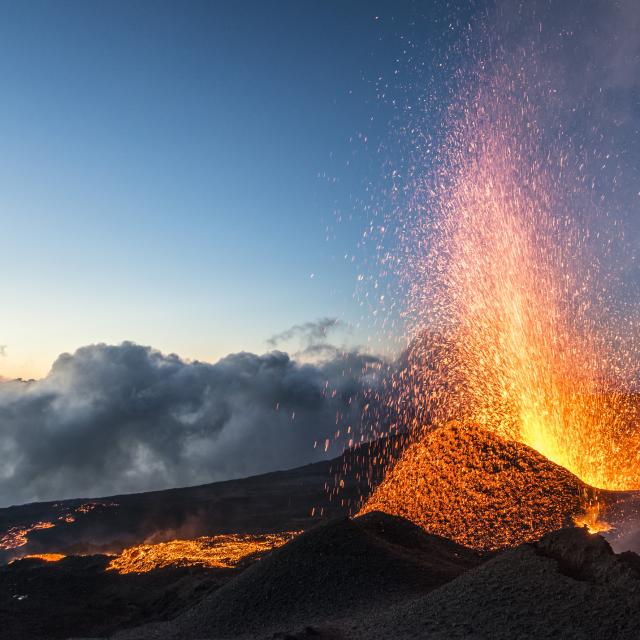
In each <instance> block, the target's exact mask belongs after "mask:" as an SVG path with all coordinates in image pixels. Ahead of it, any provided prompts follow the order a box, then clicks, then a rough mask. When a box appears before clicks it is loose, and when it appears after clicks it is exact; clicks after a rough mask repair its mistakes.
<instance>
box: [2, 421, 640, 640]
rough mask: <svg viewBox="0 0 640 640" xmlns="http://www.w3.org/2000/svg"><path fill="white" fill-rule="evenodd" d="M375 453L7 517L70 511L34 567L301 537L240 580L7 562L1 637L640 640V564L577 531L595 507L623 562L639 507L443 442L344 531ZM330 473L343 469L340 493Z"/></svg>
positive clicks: (235, 575) (517, 456) (548, 471)
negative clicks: (274, 536)
mask: <svg viewBox="0 0 640 640" xmlns="http://www.w3.org/2000/svg"><path fill="white" fill-rule="evenodd" d="M376 446H377V445H373V446H371V447H366V448H364V449H363V448H361V449H359V450H358V451H357V452H356V453H354V452H351V453H348V454H345V456H343V457H341V458H340V459H338V460H336V461H334V463H319V464H318V465H308V466H307V467H302V468H300V469H295V470H291V471H287V472H280V473H274V474H267V475H265V476H259V477H256V478H248V479H245V480H238V481H231V482H228V483H218V484H217V485H207V486H204V487H194V488H191V489H181V490H175V491H169V492H159V493H156V494H139V495H137V496H119V497H116V498H114V499H112V500H109V499H104V500H103V501H102V502H101V504H102V506H99V507H86V508H84V509H81V507H82V505H83V504H87V503H83V502H82V501H67V503H65V504H63V508H62V509H61V507H60V503H56V504H53V503H49V504H47V505H27V506H25V507H15V508H12V509H10V510H3V512H2V513H0V522H3V523H4V526H5V527H10V528H11V527H14V528H15V527H19V526H21V522H22V521H24V522H25V523H26V522H33V521H35V520H36V519H37V520H38V521H39V520H41V519H43V518H45V517H48V518H53V517H54V516H57V517H59V514H62V515H63V516H64V515H65V514H67V515H69V514H70V513H71V509H74V510H75V511H73V513H74V514H75V516H76V517H75V519H74V520H73V521H72V522H66V521H63V520H59V519H58V520H56V521H55V522H56V523H63V524H56V526H55V527H49V528H42V529H34V530H33V531H32V532H30V533H29V534H28V539H29V540H28V544H27V545H23V546H24V547H27V548H29V551H31V552H32V553H33V552H35V551H49V552H52V551H61V550H62V549H60V548H55V547H52V546H47V544H46V543H47V541H49V542H51V540H53V541H55V540H63V541H65V542H66V543H67V544H68V545H70V547H71V548H72V547H73V545H74V544H75V545H83V544H84V545H87V543H88V542H89V541H91V540H92V539H93V538H91V535H94V534H95V532H96V531H100V532H102V534H103V538H102V539H103V540H104V539H111V540H112V542H111V544H113V540H116V539H117V537H118V536H120V537H127V536H129V539H130V538H131V535H132V534H131V531H133V532H135V536H138V541H139V538H140V536H143V535H151V536H152V537H153V536H158V535H160V534H161V533H162V534H163V535H169V534H172V533H174V534H175V533H176V532H177V531H181V532H186V531H187V529H186V527H187V523H191V524H190V525H189V526H191V527H192V528H193V527H194V525H193V523H194V522H195V523H197V528H198V530H197V532H195V533H196V535H200V534H205V535H206V534H209V535H212V534H216V533H225V532H234V531H235V532H242V531H244V532H247V533H250V532H266V531H283V530H294V529H295V530H303V531H304V533H302V534H300V535H299V536H297V537H296V538H294V539H293V540H291V541H290V542H288V543H287V544H285V545H284V546H281V547H279V548H277V549H274V550H272V551H270V552H266V553H263V554H262V555H260V556H259V557H256V556H253V557H250V558H247V559H246V560H244V561H242V563H241V565H239V566H237V567H235V568H233V569H219V568H207V567H167V568H164V569H156V570H153V571H150V572H148V573H140V574H137V573H130V574H124V575H122V574H119V573H117V572H114V571H107V570H105V569H106V566H107V563H108V561H109V559H108V558H107V557H106V556H104V555H87V556H84V557H67V558H65V559H63V560H61V561H59V562H56V563H46V562H43V561H41V560H36V559H22V560H17V561H14V562H12V563H10V564H6V565H4V566H0V619H2V629H1V630H0V635H1V637H2V638H7V639H8V640H17V639H18V638H25V637H29V638H43V639H45V638H46V639H51V640H54V639H55V640H59V639H62V638H71V637H74V638H81V637H84V638H89V637H91V638H107V637H109V638H114V640H116V639H117V640H152V639H159V638H163V639H164V638H167V639H174V640H177V639H181V640H197V639H200V640H204V639H218V640H222V639H227V640H230V639H232V638H233V639H238V640H249V639H250V638H251V639H255V640H261V639H264V640H266V639H270V640H276V639H278V638H280V639H281V640H285V639H286V640H295V639H298V640H303V639H311V638H319V639H323V638H324V639H325V640H364V639H365V638H366V639H374V640H376V639H378V638H379V639H382V638H385V639H386V638H400V639H403V638H407V639H408V638H434V639H439V640H444V639H450V638H453V639H455V638H470V639H476V640H480V639H483V640H484V639H486V640H494V639H497V640H501V639H505V640H506V639H509V640H511V639H512V638H531V639H532V640H533V639H534V638H535V639H540V638H584V639H587V638H589V639H591V638H596V639H597V638H602V639H603V640H605V639H609V638H619V639H622V640H632V639H633V640H637V638H640V557H639V556H637V555H636V554H635V553H632V552H630V551H625V552H623V553H619V554H617V555H616V553H614V551H613V549H612V547H611V546H610V544H609V542H608V541H607V540H605V538H603V537H601V536H600V535H597V534H593V533H589V531H588V530H587V529H585V528H579V527H574V526H573V525H572V524H571V521H572V519H575V517H577V516H579V515H580V512H581V510H583V509H584V506H585V497H586V500H587V501H588V502H593V500H600V502H599V503H598V505H597V506H598V509H597V513H595V515H594V518H595V519H599V521H600V523H602V522H603V521H604V520H606V521H607V523H608V524H610V525H611V526H612V527H613V528H612V529H611V531H610V532H608V533H607V534H606V535H607V536H608V538H609V540H610V541H612V543H613V544H614V545H615V548H616V550H618V551H620V550H624V549H629V548H637V547H634V545H636V544H637V541H638V526H637V507H638V504H639V497H638V494H637V493H635V492H628V493H612V492H597V493H593V490H592V489H591V488H589V487H587V486H586V485H584V484H583V483H581V482H580V481H579V480H578V479H577V478H575V476H572V475H571V474H569V473H568V472H567V471H566V470H564V469H562V468H561V467H558V466H557V465H553V464H552V463H550V462H549V461H548V460H546V459H544V458H542V457H541V456H540V455H539V454H537V453H536V452H533V451H532V450H530V449H528V448H527V447H524V448H523V446H522V445H514V444H513V443H508V442H504V441H502V440H500V439H496V438H495V437H494V436H489V435H487V434H484V433H482V432H479V431H477V430H476V429H474V428H471V429H469V430H461V429H460V427H450V428H447V429H444V430H442V431H440V432H439V433H438V432H434V433H433V434H432V435H431V436H430V440H429V441H428V442H427V443H425V444H424V445H420V446H413V447H410V448H408V449H406V450H405V451H404V454H403V457H402V458H401V459H400V461H399V462H398V464H397V465H396V467H395V468H394V470H392V472H391V473H390V474H388V475H387V477H386V479H385V480H384V481H383V482H382V483H381V484H379V485H378V489H377V491H376V492H374V493H373V494H372V496H371V497H370V499H369V502H368V503H366V506H365V507H364V508H363V509H362V510H361V515H359V516H357V517H351V518H350V517H347V514H348V513H349V511H350V510H353V507H354V505H356V506H358V505H359V506H362V503H363V500H366V498H367V495H368V491H369V484H368V482H367V479H368V478H370V477H371V458H372V457H376V456H378V453H379V451H378V450H377V449H376ZM380 446H387V444H384V445H380ZM349 456H350V457H349ZM336 468H340V469H343V470H347V473H346V475H343V476H340V478H345V482H344V488H343V490H342V491H340V492H338V493H335V492H333V491H331V488H332V487H335V486H337V485H336V478H338V476H336V474H335V469H336ZM327 487H329V491H327ZM162 494H164V498H163V495H162ZM329 496H331V499H329ZM556 498H557V499H556ZM111 503H113V504H111ZM113 505H118V506H113ZM318 505H324V507H321V508H320V512H318V511H317V510H316V511H315V512H314V509H313V507H314V506H315V507H316V509H318ZM376 508H384V509H385V511H387V513H382V512H380V511H377V510H376ZM65 509H66V510H65ZM118 510H119V511H120V514H121V517H118V516H117V513H118ZM174 512H177V514H178V515H176V513H174ZM388 512H391V513H388ZM189 514H190V516H191V517H189ZM312 514H313V515H312ZM154 517H155V518H157V519H156V520H155V529H154V521H153V518H154ZM21 519H22V520H21ZM171 522H174V523H176V528H174V529H171V528H170V527H168V524H170V523H171ZM158 523H160V524H163V526H164V527H165V528H164V530H162V531H160V532H159V531H158ZM67 525H68V526H67ZM73 525H79V526H77V527H76V528H75V529H74V527H73ZM127 527H129V529H127ZM56 529H59V531H58V532H57V533H56ZM65 531H66V532H72V534H73V535H71V534H69V536H70V537H69V536H66V537H65V536H64V535H62V534H63V533H64V532H65ZM154 531H155V533H154ZM83 532H84V533H83ZM492 532H495V536H494V537H493V538H492ZM443 533H444V534H445V535H442V534H443ZM438 534H440V535H438ZM83 535H84V536H85V537H82V536H83ZM32 536H33V539H32ZM47 536H53V537H52V538H48V537H47ZM56 536H57V537H56ZM73 536H75V538H74V537H73ZM452 538H453V539H452ZM454 540H455V541H454ZM14 553H15V551H14Z"/></svg>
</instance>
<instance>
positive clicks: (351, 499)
mask: <svg viewBox="0 0 640 640" xmlns="http://www.w3.org/2000/svg"><path fill="white" fill-rule="evenodd" d="M383 443H384V441H377V442H374V443H371V444H363V445H360V446H358V447H356V448H354V449H351V450H347V451H346V452H345V453H344V454H343V455H341V456H340V457H338V458H336V459H334V460H328V461H323V462H317V463H314V464H309V465H305V466H303V467H298V468H296V469H291V470H288V471H276V472H273V473H266V474H263V475H259V476H252V477H249V478H243V479H239V480H229V481H225V482H215V483H211V484H206V485H201V486H197V487H187V488H181V489H168V490H164V491H152V492H147V493H137V494H128V495H119V496H109V497H106V498H92V499H87V498H83V499H80V498H79V499H74V500H61V501H58V502H43V503H32V504H27V505H21V506H15V507H7V508H4V509H0V563H1V562H3V561H4V562H6V561H8V560H10V559H12V558H15V557H21V556H24V555H27V554H32V553H40V552H53V551H56V552H61V553H66V554H71V553H105V552H116V551H120V550H121V549H122V548H124V547H126V546H128V545H132V544H137V543H141V542H144V541H148V540H151V541H153V542H157V541H161V540H167V539H171V538H193V537H196V536H200V535H216V534H225V533H265V532H279V531H299V530H303V529H307V528H308V527H309V526H311V525H313V524H315V523H317V522H318V521H320V520H322V519H329V518H334V517H337V516H344V515H348V514H349V513H350V512H353V511H355V510H357V508H358V506H359V505H360V504H361V502H362V499H363V497H365V496H366V495H368V493H369V485H368V482H367V478H368V477H370V476H371V470H370V469H371V466H372V465H373V464H374V463H373V462H372V460H374V459H377V458H379V456H377V455H376V454H377V453H378V451H379V449H380V447H382V446H383ZM345 469H346V473H345V472H343V470H345ZM338 477H339V478H340V479H341V480H342V481H343V483H344V487H343V488H341V490H340V495H339V496H338V497H336V496H335V495H333V496H332V495H331V492H330V488H331V487H333V486H334V485H335V483H336V482H338V480H337V478H338ZM21 536H22V537H21ZM25 540H26V544H20V543H22V542H25ZM16 545H18V546H16ZM3 547H4V548H3Z"/></svg>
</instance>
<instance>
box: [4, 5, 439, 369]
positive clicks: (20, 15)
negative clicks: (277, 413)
mask: <svg viewBox="0 0 640 640" xmlns="http://www.w3.org/2000/svg"><path fill="white" fill-rule="evenodd" d="M429 11H430V9H429V5H428V4H427V5H422V8H421V9H420V11H419V12H418V13H419V14H420V16H421V17H420V20H421V24H420V29H421V30H422V36H423V37H425V38H428V37H429V30H430V29H433V30H434V33H437V32H438V30H439V29H441V27H440V26H438V25H437V24H435V23H433V24H432V23H431V21H430V19H429ZM434 11H435V10H434ZM416 15H417V9H416V5H415V4H414V3H410V2H400V3H388V2H340V1H338V0H335V1H323V2H319V1H316V2H312V1H310V2H282V1H279V2H277V3H271V2H247V1H242V2H219V3H218V2H159V1H157V0H155V1H153V2H142V1H136V2H132V3H125V2H96V1H93V2H80V1H78V2H68V1H67V2H37V1H30V2H26V3H18V2H2V3H0V83H1V86H2V100H0V140H1V141H2V154H0V215H1V217H2V223H3V224H2V229H3V247H2V251H1V252H0V269H1V271H2V275H3V277H2V280H1V283H0V296H1V299H2V301H3V307H4V312H3V314H2V318H1V320H0V344H1V345H6V349H5V350H4V351H5V355H4V357H2V358H0V374H1V375H3V376H6V377H14V376H22V377H31V376H34V377H39V376H42V375H44V374H45V373H46V372H47V370H48V368H49V366H50V365H51V363H52V361H53V360H54V359H55V357H56V356H57V355H58V354H59V353H61V352H64V351H73V350H75V349H76V348H77V347H79V346H81V345H84V344H89V343H95V342H107V343H118V342H120V341H122V340H133V341H136V342H139V343H142V344H150V345H152V346H154V347H156V348H159V349H161V350H163V351H169V352H176V353H178V354H180V355H182V356H184V357H188V358H200V359H207V360H215V359H217V358H218V357H220V356H222V355H224V354H226V353H228V352H231V351H237V350H242V349H246V350H252V351H256V352H262V351H264V350H266V349H267V344H266V339H267V338H269V336H271V335H272V334H274V333H277V332H279V331H281V330H283V329H286V328H287V327H288V326H290V325H292V324H295V323H299V322H304V321H307V320H312V319H315V318H317V317H321V316H335V317H338V318H340V319H341V320H343V321H345V322H347V323H352V324H356V323H357V322H358V318H359V315H360V310H359V307H358V304H357V302H356V301H354V299H353V291H354V286H355V279H356V275H357V269H358V267H357V265H355V264H352V263H351V262H349V261H348V260H345V259H344V255H345V254H347V253H353V251H354V249H355V245H356V243H357V240H358V238H359V236H360V234H361V231H362V228H363V225H364V224H365V222H366V221H365V220H364V219H363V218H362V219H361V218H359V217H358V216H357V215H356V217H355V219H354V220H353V222H346V223H344V222H343V223H342V224H340V225H337V226H336V224H335V214H334V212H335V211H336V210H341V211H343V212H345V213H349V212H350V211H352V210H354V204H353V203H354V201H355V200H357V199H358V198H359V197H361V196H362V194H363V191H362V190H363V185H364V184H365V183H366V182H367V181H370V180H372V179H374V178H375V172H376V171H377V170H378V169H379V167H378V165H377V163H378V159H377V157H376V153H375V149H376V146H377V143H378V142H379V141H380V140H381V139H383V138H384V136H385V135H386V131H387V127H388V119H389V116H390V112H389V110H388V105H385V104H384V103H382V102H381V101H379V100H378V99H377V97H376V86H379V85H380V81H379V78H383V82H386V78H389V79H390V80H393V74H394V70H395V69H397V68H398V62H397V60H398V58H399V57H401V56H402V50H403V47H405V46H406V41H403V38H404V37H405V36H406V35H407V34H408V33H409V32H410V31H411V30H412V29H413V28H414V26H415V17H416ZM372 117H373V120H372V119H371V118H372ZM363 132H364V133H365V134H366V135H367V136H368V137H369V142H368V143H367V145H365V144H363V143H362V141H361V140H360V139H359V138H358V134H359V133H363ZM334 178H335V180H334ZM355 210H356V212H357V205H356V206H355ZM327 226H329V227H331V232H330V236H331V238H330V239H329V240H327V239H326V235H327V234H326V227H327ZM311 274H314V277H311ZM354 336H355V337H352V338H351V339H353V340H361V339H363V336H364V334H363V333H359V332H358V331H356V332H355V334H354Z"/></svg>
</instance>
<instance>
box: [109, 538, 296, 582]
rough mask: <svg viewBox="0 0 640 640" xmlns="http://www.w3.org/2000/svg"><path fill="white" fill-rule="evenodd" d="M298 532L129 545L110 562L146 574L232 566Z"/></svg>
mask: <svg viewBox="0 0 640 640" xmlns="http://www.w3.org/2000/svg"><path fill="white" fill-rule="evenodd" d="M296 535H297V532H285V533H265V534H258V535H255V534H229V535H218V536H202V537H200V538H196V539H193V540H170V541H169V542H158V543H155V544H140V545H136V546H134V547H129V548H127V549H125V550H124V551H122V553H121V554H120V555H118V556H116V557H115V558H113V560H111V562H110V563H109V565H108V567H107V569H110V570H114V571H118V572H119V573H145V572H147V571H152V570H154V569H161V568H163V567H171V566H172V567H188V566H202V567H217V568H223V569H227V568H232V567H235V566H237V565H238V563H240V561H242V560H244V559H245V558H249V557H251V556H256V555H258V554H262V553H265V552H267V551H270V550H271V549H275V548H276V547H280V546H282V545H283V544H285V543H287V542H289V540H291V539H292V538H293V537H295V536H296Z"/></svg>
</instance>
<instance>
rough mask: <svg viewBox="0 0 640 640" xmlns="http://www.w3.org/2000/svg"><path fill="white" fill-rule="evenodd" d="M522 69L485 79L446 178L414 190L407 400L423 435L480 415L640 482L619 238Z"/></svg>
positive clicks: (408, 413)
mask: <svg viewBox="0 0 640 640" xmlns="http://www.w3.org/2000/svg"><path fill="white" fill-rule="evenodd" d="M521 63H522V61H511V63H510V64H509V65H496V69H497V71H495V72H492V73H489V72H487V73H483V74H480V76H479V78H476V80H477V81H476V82H474V88H473V90H470V91H469V92H468V93H467V94H465V95H464V97H463V99H462V100H461V104H462V108H459V109H456V110H454V109H452V110H451V115H450V122H449V127H448V135H447V138H446V141H445V143H444V144H443V145H442V150H441V152H440V157H439V158H438V162H437V166H438V169H437V171H436V172H435V174H436V175H435V178H433V179H428V178H418V179H416V180H415V184H413V185H412V188H413V192H412V196H411V202H410V204H409V207H408V209H409V211H408V213H406V214H405V216H406V217H405V220H406V222H405V224H404V227H403V231H402V233H401V237H400V240H401V242H400V246H401V252H402V255H401V256H398V255H396V256H392V257H391V259H388V260H387V262H391V263H395V264H400V265H401V268H400V274H399V275H400V280H401V281H402V282H403V283H404V285H405V288H406V290H407V291H408V302H407V304H406V305H405V306H406V315H407V317H408V318H409V324H410V327H411V330H410V334H411V339H410V343H409V344H410V346H409V349H408V354H407V360H406V363H407V364H406V367H405V368H404V370H403V371H402V372H401V373H400V374H399V376H398V382H397V384H396V385H395V389H396V393H395V394H394V398H393V403H394V404H395V405H396V407H397V410H398V412H399V414H400V415H404V416H405V418H406V421H407V422H409V423H413V424H414V426H416V427H418V429H417V430H416V429H414V435H415V432H416V431H417V432H418V434H419V432H420V427H422V425H425V424H430V425H438V424H445V423H447V422H448V421H450V420H457V421H461V422H465V423H469V422H473V423H474V424H477V425H481V426H482V427H484V428H485V429H487V430H489V431H491V432H494V433H496V434H497V435H499V436H501V437H504V438H507V439H510V440H516V441H519V442H521V443H523V444H526V445H528V446H530V447H532V448H534V449H536V450H537V451H538V452H540V453H541V454H543V455H544V456H545V457H546V458H548V459H549V460H552V461H553V462H555V463H557V464H559V465H561V466H562V467H565V468H566V469H568V470H570V471H571V472H573V473H574V474H575V475H577V476H578V477H579V478H581V479H582V480H583V481H584V482H586V483H588V484H589V485H591V486H594V487H598V488H602V489H616V490H626V489H637V488H640V464H639V462H640V436H639V435H638V419H639V410H638V398H637V396H636V394H635V393H634V392H633V388H632V386H630V382H631V380H632V376H633V374H634V373H635V369H636V367H637V364H636V363H637V348H636V346H635V344H636V341H635V329H634V321H633V317H632V315H629V313H628V309H625V305H624V304H622V303H621V302H620V301H619V300H618V301H616V299H615V284H616V274H615V273H614V272H612V271H607V267H605V266H604V265H605V264H608V260H607V257H608V254H609V253H610V252H611V250H612V249H611V248H612V246H613V245H612V243H611V239H610V238H608V236H607V235H606V234H604V233H602V234H601V233H600V231H599V230H598V229H599V228H600V227H596V225H602V219H603V218H604V216H603V215H602V216H600V217H598V216H599V213H598V211H597V206H596V205H594V204H593V200H594V199H595V197H594V196H593V194H592V193H590V188H591V185H590V183H589V181H588V179H587V177H586V176H585V175H584V173H583V172H582V166H581V165H580V163H579V161H578V160H574V159H572V155H571V153H569V152H568V151H565V150H563V149H562V148H561V147H562V144H561V142H562V139H563V138H562V135H558V131H551V130H549V129H547V128H546V126H545V125H544V124H543V120H542V119H541V117H540V109H539V108H538V107H537V106H536V105H539V104H540V103H541V101H543V100H544V99H545V94H544V92H545V89H544V87H539V86H538V87H536V89H535V91H536V95H533V92H532V90H531V85H532V83H531V79H530V78H528V77H527V75H526V72H525V69H526V68H527V66H526V65H525V64H524V63H522V65H521ZM549 91H551V90H549ZM611 226H614V223H613V221H611Z"/></svg>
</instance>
